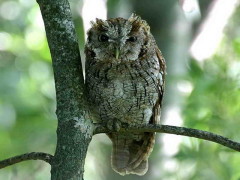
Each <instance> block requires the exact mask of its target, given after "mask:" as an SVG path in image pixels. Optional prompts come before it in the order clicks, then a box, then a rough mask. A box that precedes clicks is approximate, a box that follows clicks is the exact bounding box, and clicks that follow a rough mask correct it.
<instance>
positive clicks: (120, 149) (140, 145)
mask: <svg viewBox="0 0 240 180" xmlns="http://www.w3.org/2000/svg"><path fill="white" fill-rule="evenodd" d="M109 137H110V138H111V140H112V142H113V151H112V168H113V169H114V170H115V171H116V172H117V173H119V174H121V175H126V174H137V175H139V176H142V175H144V174H145V173H146V172H147V170H148V157H149V155H150V153H151V152H152V149H153V145H154V143H155V133H138V134H109Z"/></svg>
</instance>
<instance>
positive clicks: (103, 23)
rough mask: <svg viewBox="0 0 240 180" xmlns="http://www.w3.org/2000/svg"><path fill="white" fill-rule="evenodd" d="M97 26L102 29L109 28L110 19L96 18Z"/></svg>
mask: <svg viewBox="0 0 240 180" xmlns="http://www.w3.org/2000/svg"><path fill="white" fill-rule="evenodd" d="M95 24H96V26H97V27H99V28H101V29H102V30H107V29H108V28H109V23H108V21H105V20H102V19H98V18H96V23H95Z"/></svg>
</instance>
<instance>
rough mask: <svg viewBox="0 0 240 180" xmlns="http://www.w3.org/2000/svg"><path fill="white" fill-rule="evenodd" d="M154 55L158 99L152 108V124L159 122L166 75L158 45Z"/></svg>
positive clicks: (163, 60)
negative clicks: (157, 67) (156, 70)
mask: <svg viewBox="0 0 240 180" xmlns="http://www.w3.org/2000/svg"><path fill="white" fill-rule="evenodd" d="M155 51H156V55H157V58H158V62H159V67H160V69H159V78H158V81H157V84H156V86H157V88H158V97H159V98H158V101H157V102H156V104H155V106H154V108H153V116H152V119H151V122H150V123H152V124H159V123H160V115H161V106H162V100H163V93H164V88H165V75H166V62H165V59H164V57H163V55H162V53H161V51H160V50H159V49H158V47H157V46H156V47H155Z"/></svg>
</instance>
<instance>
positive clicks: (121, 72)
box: [86, 53, 165, 124]
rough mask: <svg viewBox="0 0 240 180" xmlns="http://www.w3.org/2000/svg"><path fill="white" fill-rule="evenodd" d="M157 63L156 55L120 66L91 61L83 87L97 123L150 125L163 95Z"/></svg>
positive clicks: (159, 68) (160, 70)
mask: <svg viewBox="0 0 240 180" xmlns="http://www.w3.org/2000/svg"><path fill="white" fill-rule="evenodd" d="M160 55H161V54H160ZM162 61H164V60H163V59H162ZM160 63H162V62H161V61H159V57H158V54H157V53H156V54H155V55H154V56H152V57H148V59H140V60H135V61H123V62H121V63H114V62H94V61H93V62H92V63H91V65H90V67H89V68H88V69H87V72H86V84H87V89H88V92H89V100H90V102H91V104H92V106H93V108H95V109H97V110H96V111H98V112H97V113H98V114H99V118H100V120H103V121H105V120H106V119H118V120H120V121H121V122H126V123H137V124H142V123H149V121H150V118H151V116H152V115H153V114H154V108H155V106H156V105H157V106H159V105H160V104H161V101H162V96H163V91H164V89H163V88H164V75H165V69H164V68H162V65H161V64H160ZM96 111H95V112H96ZM152 123H154V122H152Z"/></svg>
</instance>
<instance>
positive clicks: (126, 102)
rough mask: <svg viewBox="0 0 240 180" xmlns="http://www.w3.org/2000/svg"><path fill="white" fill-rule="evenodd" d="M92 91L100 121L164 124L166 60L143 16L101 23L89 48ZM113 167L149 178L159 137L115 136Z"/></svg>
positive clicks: (91, 99) (90, 97)
mask: <svg viewBox="0 0 240 180" xmlns="http://www.w3.org/2000/svg"><path fill="white" fill-rule="evenodd" d="M85 54H86V86H87V92H88V100H89V103H90V106H91V110H92V114H93V118H94V119H95V121H98V122H99V121H100V122H104V123H107V124H113V125H114V124H116V123H127V124H158V123H159V120H160V109H161V102H162V98H163V92H164V81H165V61H164V58H163V56H162V54H161V52H160V50H159V49H158V47H157V45H156V43H155V40H154V38H153V36H152V34H151V33H150V27H149V26H148V24H147V23H146V21H144V20H142V19H141V18H140V17H139V16H136V15H132V16H131V17H130V18H129V19H128V20H126V19H123V18H115V19H109V20H106V21H104V20H100V19H97V20H96V22H93V23H92V28H91V29H90V30H89V31H88V40H87V44H86V47H85ZM108 136H109V137H110V139H111V140H112V142H113V152H112V167H113V169H114V170H115V171H116V172H118V173H120V174H121V175H125V174H137V175H144V174H145V173H146V171H147V169H148V157H149V155H150V153H151V151H152V149H153V145H154V141H155V134H154V133H147V132H146V133H117V132H116V133H110V134H108Z"/></svg>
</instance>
